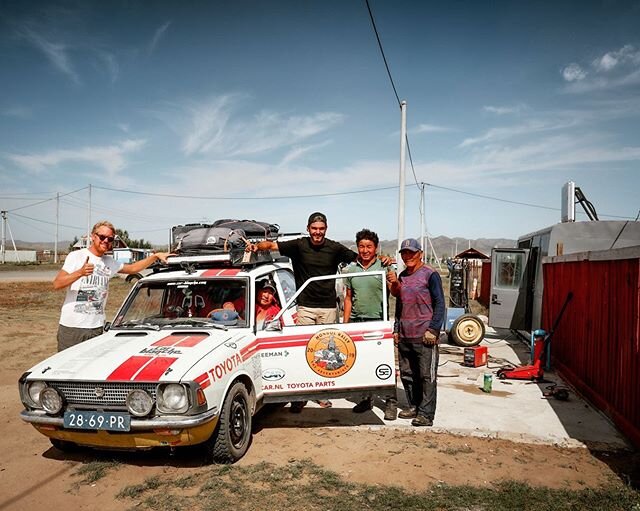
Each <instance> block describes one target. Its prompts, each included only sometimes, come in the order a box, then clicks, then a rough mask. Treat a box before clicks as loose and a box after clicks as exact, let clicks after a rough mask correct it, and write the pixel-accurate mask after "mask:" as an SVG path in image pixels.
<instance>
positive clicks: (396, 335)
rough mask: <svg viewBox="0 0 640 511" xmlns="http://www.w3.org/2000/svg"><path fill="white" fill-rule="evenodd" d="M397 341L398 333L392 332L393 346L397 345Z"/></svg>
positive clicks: (398, 340) (398, 338)
mask: <svg viewBox="0 0 640 511" xmlns="http://www.w3.org/2000/svg"><path fill="white" fill-rule="evenodd" d="M399 342H400V334H399V333H398V332H394V333H393V344H394V346H397V345H398V343H399Z"/></svg>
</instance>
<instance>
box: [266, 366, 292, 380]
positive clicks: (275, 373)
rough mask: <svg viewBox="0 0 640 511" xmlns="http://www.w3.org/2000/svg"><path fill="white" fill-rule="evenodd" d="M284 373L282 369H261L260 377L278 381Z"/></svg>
mask: <svg viewBox="0 0 640 511" xmlns="http://www.w3.org/2000/svg"><path fill="white" fill-rule="evenodd" d="M285 374H286V373H285V372H284V370H282V369H277V368H272V369H265V370H264V371H262V379H263V380H267V381H278V380H282V378H284V375H285Z"/></svg>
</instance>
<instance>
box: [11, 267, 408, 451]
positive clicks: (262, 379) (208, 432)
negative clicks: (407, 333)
mask: <svg viewBox="0 0 640 511" xmlns="http://www.w3.org/2000/svg"><path fill="white" fill-rule="evenodd" d="M262 259H267V261H264V262H255V255H253V256H252V261H250V262H247V263H243V262H238V263H234V260H237V258H234V257H233V256H232V254H220V255H207V256H189V257H173V258H170V259H169V263H170V264H169V268H168V269H165V270H162V271H158V272H156V273H154V274H153V275H150V276H148V277H146V278H143V279H142V280H140V281H138V283H137V284H136V285H135V287H134V288H133V289H132V290H131V293H130V294H129V296H128V297H127V299H126V300H125V302H124V304H123V305H122V307H121V308H120V310H119V311H118V313H117V315H116V317H115V319H114V321H113V323H112V324H111V325H110V327H109V328H108V330H107V331H106V332H105V333H104V334H103V335H100V336H99V337H96V338H94V339H91V340H89V341H86V342H84V343H81V344H79V345H77V346H74V347H72V348H69V349H67V350H65V351H62V352H60V353H58V354H56V355H53V356H52V357H50V358H48V359H46V360H44V361H43V362H41V363H39V364H37V365H36V366H34V367H32V368H31V369H29V371H27V372H26V373H24V375H23V376H22V377H21V378H20V381H19V387H20V396H21V399H22V402H23V404H24V407H25V409H24V410H23V412H22V413H21V417H22V419H23V420H25V421H26V422H29V423H31V424H32V425H33V426H34V427H35V428H36V429H37V430H38V431H39V432H40V433H42V434H44V435H46V436H48V437H49V438H50V439H51V442H52V443H53V445H54V446H56V447H58V448H60V449H62V450H64V449H68V448H71V447H75V446H77V445H81V446H90V447H96V448H108V449H113V448H115V449H147V448H152V447H157V446H164V447H171V448H173V447H180V446H186V445H194V444H204V445H205V446H206V447H207V449H208V452H209V453H210V455H211V458H212V459H213V460H214V461H216V462H222V463H229V462H234V461H236V460H238V459H239V458H241V457H242V456H243V455H244V453H245V452H246V450H247V448H248V446H249V443H250V438H251V425H252V418H253V416H254V415H255V413H256V412H257V411H258V410H259V409H260V407H262V406H263V405H264V404H267V403H283V402H288V401H302V400H307V399H331V398H339V397H352V398H356V399H360V398H362V397H363V396H367V395H378V396H383V397H384V396H390V395H395V369H394V349H393V339H392V328H391V323H390V322H389V321H388V320H387V318H388V311H387V296H386V293H387V291H386V285H384V283H385V276H384V273H383V272H370V273H367V274H366V275H364V274H356V275H355V276H354V275H353V274H351V275H350V277H351V278H360V277H365V276H366V277H374V278H379V279H381V283H382V285H381V286H380V287H381V295H380V300H381V302H382V304H383V310H384V319H383V320H380V321H371V322H363V323H337V324H333V325H313V326H297V325H296V324H295V315H296V307H295V301H296V296H297V295H298V294H299V293H300V291H302V289H303V288H304V287H305V286H307V285H308V284H309V283H310V282H311V281H308V282H306V283H305V284H304V286H303V288H302V289H300V290H298V291H296V289H295V281H294V278H293V272H292V270H291V265H290V263H289V260H288V259H286V258H282V259H276V260H273V259H271V257H270V256H267V255H265V254H263V257H262ZM340 278H344V277H340V276H328V277H317V278H316V279H312V280H318V279H320V280H322V279H340ZM266 279H268V280H271V281H273V282H274V283H275V284H276V287H277V295H278V296H277V299H278V301H279V303H280V305H282V310H281V311H280V312H279V313H278V315H277V316H276V317H275V318H274V319H273V320H272V321H269V322H267V323H266V324H264V325H262V326H261V327H260V328H258V327H257V325H256V318H255V316H256V312H255V302H256V288H257V286H259V285H260V284H261V281H264V280H266ZM229 304H233V306H230V305H229ZM225 307H226V308H225ZM233 308H234V309H235V312H234V311H232V310H231V309H233ZM303 413H304V412H303Z"/></svg>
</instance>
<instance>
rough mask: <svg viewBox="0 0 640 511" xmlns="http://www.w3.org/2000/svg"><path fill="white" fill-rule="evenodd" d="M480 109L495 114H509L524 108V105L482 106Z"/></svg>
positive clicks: (516, 112)
mask: <svg viewBox="0 0 640 511" xmlns="http://www.w3.org/2000/svg"><path fill="white" fill-rule="evenodd" d="M482 109H483V110H484V111H485V112H488V113H490V114H495V115H510V114H519V113H520V112H522V111H523V110H526V106H525V105H522V104H520V105H515V106H490V105H487V106H484V107H482Z"/></svg>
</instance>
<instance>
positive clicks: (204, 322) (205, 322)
mask: <svg viewBox="0 0 640 511" xmlns="http://www.w3.org/2000/svg"><path fill="white" fill-rule="evenodd" d="M178 325H188V326H199V327H202V326H204V327H208V328H217V329H220V330H227V327H226V326H224V325H218V324H216V323H213V322H212V321H211V320H209V319H205V318H176V319H172V320H170V322H169V323H167V324H166V325H163V327H162V328H163V329H166V328H167V327H175V326H178Z"/></svg>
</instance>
